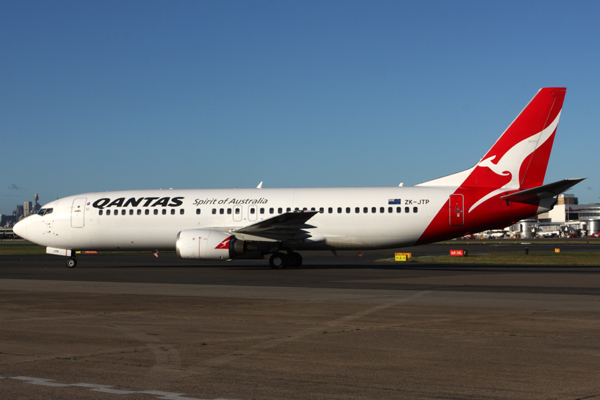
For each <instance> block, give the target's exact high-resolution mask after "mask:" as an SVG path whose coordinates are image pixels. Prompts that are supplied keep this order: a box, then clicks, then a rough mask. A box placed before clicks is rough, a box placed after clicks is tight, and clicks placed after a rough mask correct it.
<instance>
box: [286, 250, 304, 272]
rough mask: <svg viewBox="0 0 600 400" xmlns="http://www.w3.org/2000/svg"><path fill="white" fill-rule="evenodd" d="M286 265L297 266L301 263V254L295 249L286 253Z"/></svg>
mask: <svg viewBox="0 0 600 400" xmlns="http://www.w3.org/2000/svg"><path fill="white" fill-rule="evenodd" d="M288 265H289V267H290V268H298V267H300V266H301V265H302V256H301V255H300V254H299V253H296V252H295V251H294V252H293V253H290V254H288Z"/></svg>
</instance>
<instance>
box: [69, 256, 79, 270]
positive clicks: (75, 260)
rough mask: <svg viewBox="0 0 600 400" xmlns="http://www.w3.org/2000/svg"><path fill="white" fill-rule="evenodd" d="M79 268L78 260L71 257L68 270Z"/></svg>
mask: <svg viewBox="0 0 600 400" xmlns="http://www.w3.org/2000/svg"><path fill="white" fill-rule="evenodd" d="M76 266H77V258H75V257H69V259H68V260H67V268H75V267H76Z"/></svg>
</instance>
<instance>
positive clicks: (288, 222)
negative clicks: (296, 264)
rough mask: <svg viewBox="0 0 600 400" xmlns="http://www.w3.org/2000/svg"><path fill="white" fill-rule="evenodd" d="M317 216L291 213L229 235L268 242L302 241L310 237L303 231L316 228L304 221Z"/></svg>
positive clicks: (310, 213) (309, 213) (307, 213)
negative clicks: (249, 236) (255, 238)
mask: <svg viewBox="0 0 600 400" xmlns="http://www.w3.org/2000/svg"><path fill="white" fill-rule="evenodd" d="M316 214H318V211H293V212H287V213H283V214H280V215H277V216H275V217H272V218H269V219H265V220H262V221H259V222H256V223H254V224H252V225H248V226H245V227H243V228H238V229H233V230H232V231H231V233H234V234H236V233H239V234H248V235H253V236H259V237H264V238H266V239H270V240H277V241H284V240H302V239H308V238H310V237H312V235H311V234H310V232H308V231H306V230H305V229H312V228H316V227H315V226H313V225H308V224H306V221H308V220H309V219H311V218H312V217H313V216H315V215H316Z"/></svg>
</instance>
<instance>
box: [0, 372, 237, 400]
mask: <svg viewBox="0 0 600 400" xmlns="http://www.w3.org/2000/svg"><path fill="white" fill-rule="evenodd" d="M0 379H15V380H19V381H22V382H23V383H29V384H31V385H40V386H50V387H82V388H86V389H88V390H91V391H93V392H102V393H110V394H121V395H123V394H136V393H137V394H149V395H153V396H154V397H155V398H157V399H161V400H208V399H200V398H198V397H186V396H185V393H173V392H163V391H160V390H119V389H114V386H109V385H98V384H95V383H59V382H54V379H46V378H32V377H30V376H9V377H6V376H0ZM211 400H231V399H224V398H218V399H211Z"/></svg>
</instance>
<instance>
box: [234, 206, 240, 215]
mask: <svg viewBox="0 0 600 400" xmlns="http://www.w3.org/2000/svg"><path fill="white" fill-rule="evenodd" d="M239 213H240V209H239V207H238V208H236V209H235V214H236V215H239Z"/></svg>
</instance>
